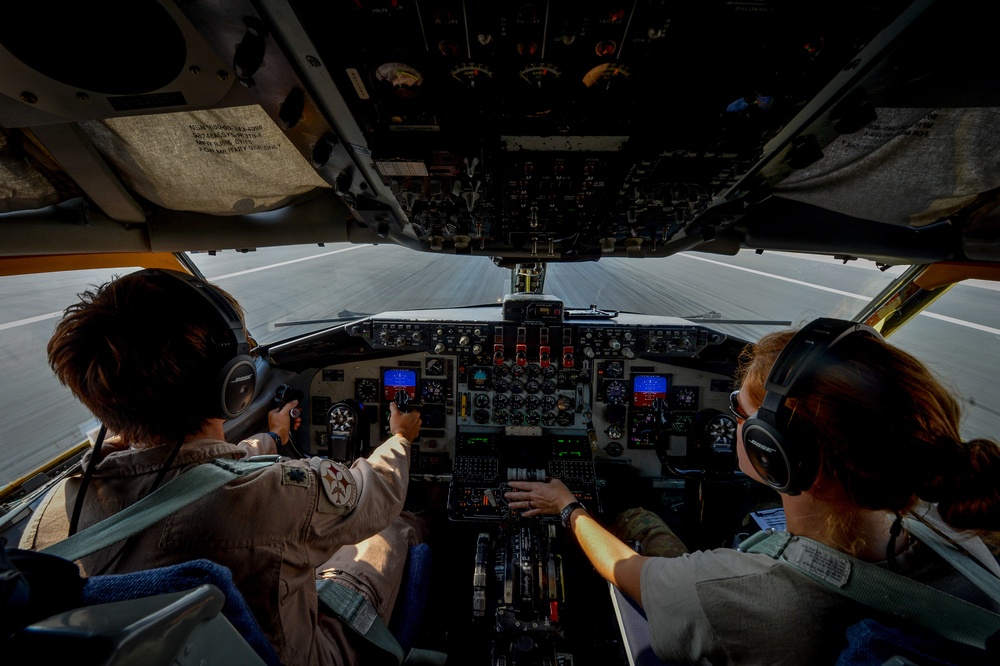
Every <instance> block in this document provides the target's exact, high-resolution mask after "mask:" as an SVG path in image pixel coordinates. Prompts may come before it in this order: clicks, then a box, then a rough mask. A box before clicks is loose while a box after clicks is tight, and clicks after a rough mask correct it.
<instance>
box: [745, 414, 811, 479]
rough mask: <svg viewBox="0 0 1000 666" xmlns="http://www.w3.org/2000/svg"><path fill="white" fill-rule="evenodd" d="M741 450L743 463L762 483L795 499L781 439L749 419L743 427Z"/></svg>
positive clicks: (762, 423) (787, 455)
mask: <svg viewBox="0 0 1000 666" xmlns="http://www.w3.org/2000/svg"><path fill="white" fill-rule="evenodd" d="M742 434H743V450H744V452H745V453H746V455H747V460H749V461H750V464H751V465H753V468H754V469H755V470H756V471H757V473H758V474H759V475H760V477H761V479H763V480H764V483H766V484H767V485H769V486H771V487H772V488H774V489H775V490H777V491H778V492H780V493H787V494H789V495H795V494H797V493H798V489H797V488H796V487H795V484H794V481H795V478H794V477H795V466H796V463H795V461H794V460H793V456H791V455H790V452H789V450H788V447H787V446H786V445H785V438H784V437H783V436H782V435H781V433H780V432H778V430H777V429H775V428H774V426H772V425H771V424H769V423H767V422H766V421H764V420H763V419H759V418H750V419H747V420H746V421H745V422H744V423H743V430H742Z"/></svg>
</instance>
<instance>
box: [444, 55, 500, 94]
mask: <svg viewBox="0 0 1000 666" xmlns="http://www.w3.org/2000/svg"><path fill="white" fill-rule="evenodd" d="M451 76H452V78H454V79H455V80H456V81H458V82H459V83H461V84H462V85H463V86H465V87H466V88H469V89H470V90H476V89H478V88H482V87H483V86H486V85H489V83H490V82H491V81H492V80H493V72H491V71H490V70H489V69H487V68H486V67H484V66H483V65H481V64H479V63H474V62H468V63H463V64H461V65H458V66H457V67H453V68H452V70H451Z"/></svg>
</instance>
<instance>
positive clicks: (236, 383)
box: [135, 268, 257, 419]
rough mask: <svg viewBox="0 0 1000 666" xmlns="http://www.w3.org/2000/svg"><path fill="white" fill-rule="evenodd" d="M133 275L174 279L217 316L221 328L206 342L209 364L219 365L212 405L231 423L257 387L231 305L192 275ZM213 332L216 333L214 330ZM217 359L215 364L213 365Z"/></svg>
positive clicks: (240, 325) (246, 344)
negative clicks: (211, 362)
mask: <svg viewBox="0 0 1000 666" xmlns="http://www.w3.org/2000/svg"><path fill="white" fill-rule="evenodd" d="M135 275H150V276H155V275H170V276H173V277H175V278H177V281H178V282H179V283H183V284H184V285H185V286H186V287H187V288H188V289H190V290H191V291H192V292H193V293H196V294H198V298H200V299H201V300H202V301H203V302H204V303H205V304H207V306H208V309H209V311H210V312H214V313H217V314H218V317H219V320H220V321H221V322H222V326H221V327H212V329H213V330H212V333H211V336H210V342H211V344H212V346H213V347H215V349H213V350H212V358H213V362H218V363H219V371H218V373H217V375H216V377H217V378H216V380H215V387H216V388H214V389H213V393H214V394H215V395H216V396H218V398H217V400H218V403H217V405H216V409H217V413H218V417H219V418H223V419H231V418H235V417H237V416H239V415H240V414H242V413H243V412H244V411H245V410H246V408H247V407H249V406H250V401H251V400H253V395H254V389H255V388H256V385H257V370H256V366H255V365H254V362H253V359H252V358H251V357H250V342H249V341H248V340H247V336H246V331H245V329H244V324H243V320H242V319H241V318H240V315H239V313H238V312H237V311H236V308H235V307H234V306H233V304H232V303H231V302H230V301H229V299H228V298H226V297H225V296H224V295H223V294H221V293H220V292H219V291H218V290H217V289H216V288H215V287H213V286H212V285H211V284H209V283H208V282H205V281H203V280H201V279H199V278H197V277H195V276H193V275H190V274H188V273H183V272H181V271H173V270H168V269H164V268H150V269H146V270H142V271H138V272H137V273H135ZM216 329H217V330H216ZM214 359H218V361H214Z"/></svg>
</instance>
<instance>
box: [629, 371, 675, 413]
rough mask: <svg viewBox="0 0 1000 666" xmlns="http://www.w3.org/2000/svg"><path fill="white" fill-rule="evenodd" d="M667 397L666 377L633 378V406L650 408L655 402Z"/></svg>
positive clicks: (645, 376)
mask: <svg viewBox="0 0 1000 666" xmlns="http://www.w3.org/2000/svg"><path fill="white" fill-rule="evenodd" d="M666 397H667V378H666V376H664V375H638V376H636V377H633V378H632V404H633V405H634V406H636V407H650V406H652V404H653V401H654V400H657V399H659V400H664V399H666Z"/></svg>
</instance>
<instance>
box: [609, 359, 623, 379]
mask: <svg viewBox="0 0 1000 666" xmlns="http://www.w3.org/2000/svg"><path fill="white" fill-rule="evenodd" d="M624 374H625V366H623V365H622V363H621V361H608V363H607V364H606V365H605V366H604V376H605V377H607V378H608V379H618V378H619V377H621V376H623V375H624Z"/></svg>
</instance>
